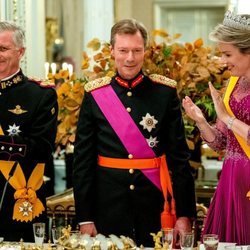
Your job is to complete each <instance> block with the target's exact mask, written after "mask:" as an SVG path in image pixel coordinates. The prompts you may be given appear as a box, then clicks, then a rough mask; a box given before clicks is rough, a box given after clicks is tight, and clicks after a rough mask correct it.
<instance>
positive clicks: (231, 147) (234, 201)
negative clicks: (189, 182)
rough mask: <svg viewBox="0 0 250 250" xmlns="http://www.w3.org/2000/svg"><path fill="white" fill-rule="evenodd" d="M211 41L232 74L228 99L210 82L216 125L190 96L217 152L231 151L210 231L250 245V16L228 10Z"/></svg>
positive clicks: (187, 102) (191, 111) (190, 111)
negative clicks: (210, 122)
mask: <svg viewBox="0 0 250 250" xmlns="http://www.w3.org/2000/svg"><path fill="white" fill-rule="evenodd" d="M210 38H211V39H212V40H213V41H216V42H217V43H218V47H219V50H220V51H221V53H222V56H221V59H222V62H223V64H226V65H227V67H228V69H229V70H230V71H231V73H232V76H231V78H230V80H229V83H228V85H227V89H226V92H225V95H224V97H223V98H222V97H221V96H220V94H219V92H217V91H216V89H215V88H214V86H213V85H212V84H211V83H209V88H210V91H211V96H212V98H213V102H214V106H215V110H216V113H217V118H218V119H217V121H216V124H215V125H213V126H211V125H210V124H209V123H208V122H207V121H206V119H205V117H204V116H203V114H202V112H201V110H200V109H199V108H198V107H197V106H196V105H195V104H194V103H193V102H192V100H191V99H190V98H189V97H185V99H184V100H183V107H184V108H185V110H186V113H187V115H188V116H190V117H191V118H192V119H193V120H194V121H195V122H196V124H197V127H198V128H199V129H200V131H201V135H202V137H203V139H204V140H205V141H206V142H207V143H208V144H209V146H211V147H212V148H213V149H214V150H225V158H224V162H223V167H222V172H221V175H220V180H219V183H218V186H217V189H216V191H215V194H214V197H213V199H212V202H211V204H210V207H209V211H208V215H207V219H206V224H205V228H204V233H205V234H208V233H210V234H211V233H213V234H218V236H219V240H220V241H223V242H235V243H237V244H239V245H249V244H250V201H249V198H248V197H247V196H249V195H250V192H249V191H250V15H235V14H233V13H231V12H230V11H228V12H226V14H225V17H224V20H223V23H221V24H219V25H218V26H216V27H215V29H214V30H213V31H212V32H211V34H210Z"/></svg>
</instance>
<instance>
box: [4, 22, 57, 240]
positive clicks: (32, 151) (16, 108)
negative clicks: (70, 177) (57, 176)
mask: <svg viewBox="0 0 250 250" xmlns="http://www.w3.org/2000/svg"><path fill="white" fill-rule="evenodd" d="M24 52H25V48H24V32H23V30H22V29H21V28H20V27H18V26H17V25H15V24H13V23H10V22H0V107H1V108H0V110H1V111H0V197H1V207H0V237H4V240H15V241H19V240H20V239H21V238H23V240H24V241H34V237H33V229H32V224H33V223H34V222H35V221H40V222H41V221H45V220H46V214H45V207H46V204H45V194H46V192H45V190H44V185H43V169H44V163H45V166H46V162H48V161H49V159H50V157H51V154H52V151H53V149H54V140H55V136H56V129H57V113H58V106H57V96H56V91H55V90H54V89H53V88H52V87H51V86H49V85H48V84H46V83H44V82H38V81H35V80H32V79H29V78H27V77H26V76H25V75H24V74H23V72H22V70H21V69H20V60H21V58H22V56H23V55H24ZM7 180H9V181H8V184H6V183H7Z"/></svg>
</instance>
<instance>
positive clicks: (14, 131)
mask: <svg viewBox="0 0 250 250" xmlns="http://www.w3.org/2000/svg"><path fill="white" fill-rule="evenodd" d="M19 128H20V126H16V124H15V123H14V124H13V126H11V125H9V129H8V130H7V131H8V132H9V135H18V134H19V133H20V132H21V130H20V129H19Z"/></svg>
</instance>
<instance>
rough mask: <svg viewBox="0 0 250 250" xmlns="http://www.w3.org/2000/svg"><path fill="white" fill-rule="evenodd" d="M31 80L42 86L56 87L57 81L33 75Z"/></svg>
mask: <svg viewBox="0 0 250 250" xmlns="http://www.w3.org/2000/svg"><path fill="white" fill-rule="evenodd" d="M29 80H30V81H32V82H34V83H36V84H38V85H40V86H41V87H45V88H52V87H55V83H54V82H52V81H50V80H44V79H39V78H33V77H32V78H31V77H29Z"/></svg>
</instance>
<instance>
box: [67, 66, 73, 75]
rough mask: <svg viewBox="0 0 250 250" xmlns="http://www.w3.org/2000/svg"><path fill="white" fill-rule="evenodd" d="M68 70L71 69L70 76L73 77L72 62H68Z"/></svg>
mask: <svg viewBox="0 0 250 250" xmlns="http://www.w3.org/2000/svg"><path fill="white" fill-rule="evenodd" d="M68 71H69V77H71V76H72V74H73V65H72V64H68Z"/></svg>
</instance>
